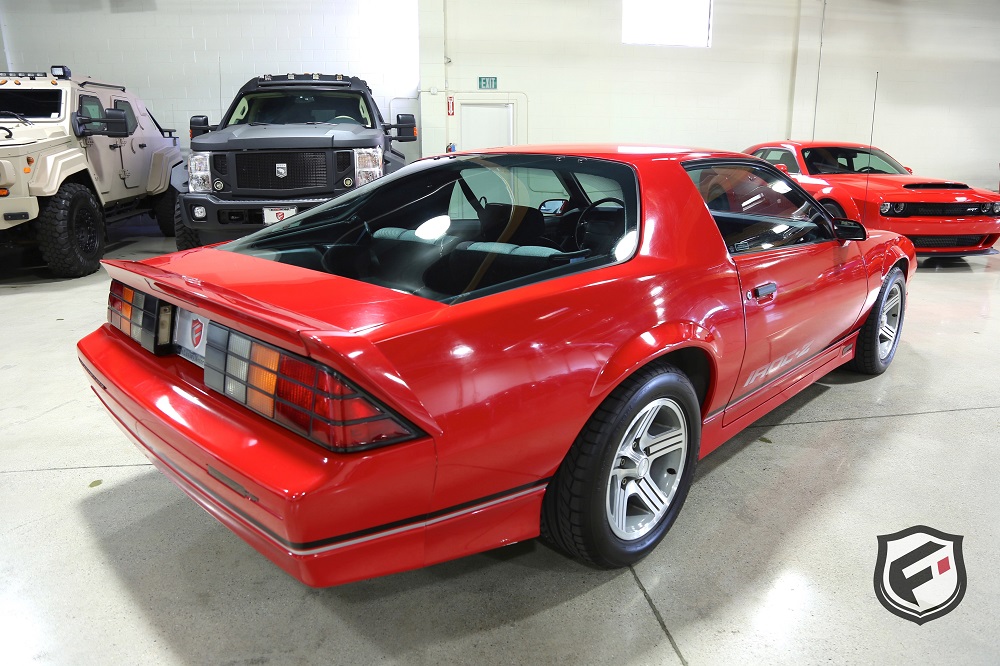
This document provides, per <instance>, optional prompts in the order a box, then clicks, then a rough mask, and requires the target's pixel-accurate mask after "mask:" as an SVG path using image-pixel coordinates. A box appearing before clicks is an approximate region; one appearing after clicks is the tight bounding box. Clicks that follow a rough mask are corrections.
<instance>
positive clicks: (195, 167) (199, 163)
mask: <svg viewBox="0 0 1000 666" xmlns="http://www.w3.org/2000/svg"><path fill="white" fill-rule="evenodd" d="M211 157H212V153H191V157H189V158H188V190H190V191H191V192H209V191H211V189H212V173H211V171H210V169H209V162H211Z"/></svg>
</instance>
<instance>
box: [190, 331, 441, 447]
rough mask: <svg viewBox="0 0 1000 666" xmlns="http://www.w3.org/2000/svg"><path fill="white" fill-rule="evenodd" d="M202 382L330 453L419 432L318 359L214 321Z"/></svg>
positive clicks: (404, 438) (411, 436) (399, 439)
mask: <svg viewBox="0 0 1000 666" xmlns="http://www.w3.org/2000/svg"><path fill="white" fill-rule="evenodd" d="M205 385H206V386H208V387H209V388H211V389H213V390H215V391H218V392H219V393H222V394H224V395H226V396H228V397H230V398H232V399H233V400H235V401H236V402H239V403H241V404H244V405H246V406H247V407H249V408H250V409H252V410H253V411H255V412H257V413H258V414H261V415H262V416H265V417H267V418H269V419H271V420H272V421H275V422H276V423H279V424H281V425H283V426H284V427H286V428H288V429H290V430H293V431H295V432H297V433H299V434H300V435H302V436H303V437H307V438H308V439H310V440H312V441H313V442H315V443H316V444H319V445H320V446H322V447H325V448H327V449H330V450H332V451H361V450H364V449H370V448H374V447H377V446H384V445H387V444H396V443H399V442H404V441H407V440H411V439H415V438H416V437H418V436H420V435H421V434H422V433H421V432H420V431H419V430H418V429H417V428H416V427H414V426H413V425H411V424H409V423H407V422H406V421H405V420H404V419H402V418H401V417H399V416H398V415H396V414H394V413H393V412H392V411H391V410H389V409H388V408H387V407H385V406H384V405H382V404H381V403H379V402H377V401H376V400H375V399H374V398H372V397H371V396H369V395H367V394H365V393H364V392H363V391H361V390H360V389H359V388H357V387H356V386H355V385H354V384H352V383H351V382H349V381H348V380H347V379H345V378H344V377H342V376H341V375H340V374H339V373H337V372H335V371H333V370H331V369H330V368H327V367H325V366H323V365H320V364H318V363H314V362H312V361H309V360H307V359H305V358H302V357H300V356H296V355H293V354H290V353H288V352H286V351H284V350H281V349H278V348H277V347H272V346H271V345H269V344H266V343H264V342H261V341H260V340H256V339H254V338H251V337H249V336H246V335H243V334H242V333H237V332H236V331H231V330H230V329H228V328H226V327H224V326H220V325H218V324H215V323H211V324H209V327H208V344H207V347H206V349H205Z"/></svg>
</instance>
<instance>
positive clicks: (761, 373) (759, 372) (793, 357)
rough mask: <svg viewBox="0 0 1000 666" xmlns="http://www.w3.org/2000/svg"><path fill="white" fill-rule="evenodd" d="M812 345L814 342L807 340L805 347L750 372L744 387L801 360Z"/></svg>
mask: <svg viewBox="0 0 1000 666" xmlns="http://www.w3.org/2000/svg"><path fill="white" fill-rule="evenodd" d="M810 347H812V343H811V342H807V343H806V344H805V346H804V347H799V348H798V349H796V350H795V351H791V352H788V353H787V354H785V355H784V356H782V357H781V358H777V359H775V360H773V361H771V362H770V363H769V364H767V365H765V366H763V367H760V368H757V369H756V370H754V371H753V372H751V373H750V376H749V377H747V381H746V384H744V385H743V388H746V387H748V386H750V385H752V384H756V383H757V382H759V381H763V380H764V379H765V378H766V377H767V376H768V375H773V374H774V373H776V372H777V371H778V370H781V369H782V368H785V367H788V366H789V365H791V364H792V363H794V362H795V361H797V360H799V359H800V358H802V357H804V356H805V355H806V354H808V353H809V348H810Z"/></svg>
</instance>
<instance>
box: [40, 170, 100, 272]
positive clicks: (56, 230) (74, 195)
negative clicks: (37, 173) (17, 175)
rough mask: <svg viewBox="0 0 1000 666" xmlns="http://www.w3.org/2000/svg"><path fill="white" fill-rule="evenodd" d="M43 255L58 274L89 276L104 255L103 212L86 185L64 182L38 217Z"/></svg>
mask: <svg viewBox="0 0 1000 666" xmlns="http://www.w3.org/2000/svg"><path fill="white" fill-rule="evenodd" d="M35 237H36V238H37V239H38V248H39V249H40V250H41V251H42V257H43V258H44V259H45V263H47V264H48V266H49V270H51V271H52V272H53V273H54V274H55V275H56V276H57V277H70V278H73V277H82V276H84V275H90V274H91V273H93V272H95V271H96V270H97V269H98V268H100V266H101V257H103V256H104V212H103V211H102V210H101V206H100V204H99V203H98V202H97V198H96V197H95V196H94V193H93V192H91V191H90V188H88V187H87V186H86V185H81V184H79V183H63V184H62V186H61V187H60V188H59V191H58V192H56V193H55V194H54V195H53V196H51V197H49V198H48V200H47V201H46V202H45V203H44V204H43V205H42V209H41V211H40V212H39V215H38V219H37V220H35Z"/></svg>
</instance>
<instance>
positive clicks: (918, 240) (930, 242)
mask: <svg viewBox="0 0 1000 666" xmlns="http://www.w3.org/2000/svg"><path fill="white" fill-rule="evenodd" d="M908 238H909V239H910V240H911V241H913V246H914V247H927V248H931V247H975V246H976V245H979V244H981V243H982V242H983V240H985V237H984V236H908Z"/></svg>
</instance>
